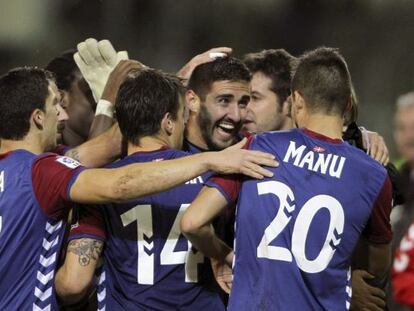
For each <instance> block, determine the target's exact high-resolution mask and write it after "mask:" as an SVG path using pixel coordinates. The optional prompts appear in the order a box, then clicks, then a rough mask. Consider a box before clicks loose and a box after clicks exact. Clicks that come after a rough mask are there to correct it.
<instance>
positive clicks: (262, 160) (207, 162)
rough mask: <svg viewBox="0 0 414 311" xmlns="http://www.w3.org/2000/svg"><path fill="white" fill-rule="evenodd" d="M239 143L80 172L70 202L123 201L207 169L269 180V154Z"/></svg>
mask: <svg viewBox="0 0 414 311" xmlns="http://www.w3.org/2000/svg"><path fill="white" fill-rule="evenodd" d="M242 145H243V141H242V142H241V143H240V144H237V145H236V146H233V147H231V148H227V149H225V150H223V151H219V152H205V153H201V154H196V155H192V156H188V157H183V158H180V159H175V160H168V161H159V162H151V163H139V164H131V165H128V166H125V167H122V168H117V169H90V170H84V171H82V172H81V173H80V174H79V175H78V177H77V178H76V180H75V181H74V182H73V184H72V187H71V189H70V197H71V200H72V201H75V202H79V203H106V202H118V201H127V200H130V199H132V198H138V197H141V196H144V195H150V194H153V193H157V192H161V191H165V190H167V189H170V188H172V187H175V186H177V185H179V184H181V183H184V182H186V181H188V180H190V179H192V178H195V177H197V176H199V175H201V174H202V173H205V172H207V171H209V170H211V171H214V172H216V173H219V174H238V173H241V174H245V175H247V176H251V177H253V178H263V177H271V176H273V173H272V172H270V171H269V170H267V169H265V168H263V167H261V165H264V166H273V167H275V166H277V162H276V161H275V160H274V157H273V156H272V155H271V154H267V153H263V152H259V151H250V150H244V149H241V147H242Z"/></svg>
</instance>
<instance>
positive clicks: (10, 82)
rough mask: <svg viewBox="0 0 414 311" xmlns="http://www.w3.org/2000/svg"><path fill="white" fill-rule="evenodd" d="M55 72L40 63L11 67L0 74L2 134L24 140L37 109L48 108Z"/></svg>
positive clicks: (1, 136) (0, 125) (5, 137)
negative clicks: (38, 65) (39, 64)
mask: <svg viewBox="0 0 414 311" xmlns="http://www.w3.org/2000/svg"><path fill="white" fill-rule="evenodd" d="M50 81H54V77H53V74H52V73H51V72H49V71H46V70H44V69H40V68H37V67H22V68H15V69H12V70H10V71H9V72H8V73H6V74H5V75H3V76H1V77H0V111H1V113H0V138H1V139H9V140H21V139H23V138H24V137H25V136H26V135H27V133H28V132H29V130H30V116H31V115H32V113H33V111H34V110H35V109H40V110H43V111H45V105H46V99H47V97H48V95H49V89H48V87H49V83H50Z"/></svg>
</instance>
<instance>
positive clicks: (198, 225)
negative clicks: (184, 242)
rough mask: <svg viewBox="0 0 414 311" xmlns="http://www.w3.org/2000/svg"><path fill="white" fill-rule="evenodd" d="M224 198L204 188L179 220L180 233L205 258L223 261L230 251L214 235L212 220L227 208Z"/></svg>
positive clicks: (214, 191) (212, 190)
mask: <svg viewBox="0 0 414 311" xmlns="http://www.w3.org/2000/svg"><path fill="white" fill-rule="evenodd" d="M227 204H228V203H227V200H226V198H225V197H224V196H223V195H222V194H221V193H220V192H219V191H218V190H217V189H216V188H212V187H204V188H203V189H202V190H201V192H200V193H199V194H198V196H197V197H196V198H195V200H194V201H193V203H191V205H190V206H189V207H188V209H187V210H186V212H185V213H184V216H183V218H182V219H181V232H182V233H183V234H184V235H185V236H186V237H187V239H189V240H190V241H191V243H192V244H193V245H194V246H195V247H196V248H197V249H198V250H200V251H201V252H202V253H203V254H204V255H206V256H207V257H211V258H214V259H215V260H218V261H225V260H226V256H227V255H229V254H230V253H231V251H232V249H231V248H230V247H228V246H227V245H226V244H225V243H224V242H223V241H221V240H220V239H219V238H218V237H217V236H216V234H215V232H214V229H213V227H212V226H211V222H212V220H213V219H214V218H215V217H216V216H218V215H219V214H220V212H221V211H223V210H224V209H225V208H226V206H227Z"/></svg>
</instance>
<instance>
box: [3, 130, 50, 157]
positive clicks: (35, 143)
mask: <svg viewBox="0 0 414 311" xmlns="http://www.w3.org/2000/svg"><path fill="white" fill-rule="evenodd" d="M18 149H23V150H27V151H30V152H32V153H34V154H41V153H43V152H44V150H43V147H42V144H41V139H40V136H38V135H35V134H31V133H30V132H29V133H28V134H27V135H26V136H25V137H24V138H23V139H22V140H8V139H2V140H1V146H0V153H7V152H10V151H13V150H18Z"/></svg>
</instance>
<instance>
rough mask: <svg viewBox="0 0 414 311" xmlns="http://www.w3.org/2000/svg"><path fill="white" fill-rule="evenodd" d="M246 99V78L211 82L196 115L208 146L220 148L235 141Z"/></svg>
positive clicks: (247, 97) (244, 112)
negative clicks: (243, 79) (244, 79)
mask: <svg viewBox="0 0 414 311" xmlns="http://www.w3.org/2000/svg"><path fill="white" fill-rule="evenodd" d="M249 99H250V93H249V82H247V81H228V80H225V81H216V82H213V84H212V85H211V88H210V91H209V93H208V94H207V95H206V96H205V100H204V101H202V102H201V104H200V111H199V113H198V115H197V123H198V128H199V130H200V132H201V136H202V138H203V140H204V142H205V144H206V145H207V147H208V149H209V150H221V149H224V148H227V147H229V146H231V145H232V144H234V143H235V141H236V136H237V134H238V133H239V131H240V128H241V125H242V123H243V120H244V118H245V115H246V106H247V104H248V102H249Z"/></svg>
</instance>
